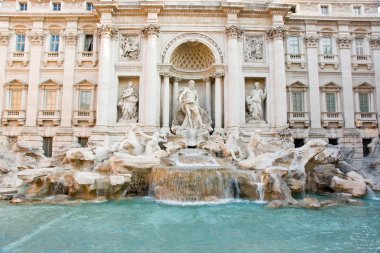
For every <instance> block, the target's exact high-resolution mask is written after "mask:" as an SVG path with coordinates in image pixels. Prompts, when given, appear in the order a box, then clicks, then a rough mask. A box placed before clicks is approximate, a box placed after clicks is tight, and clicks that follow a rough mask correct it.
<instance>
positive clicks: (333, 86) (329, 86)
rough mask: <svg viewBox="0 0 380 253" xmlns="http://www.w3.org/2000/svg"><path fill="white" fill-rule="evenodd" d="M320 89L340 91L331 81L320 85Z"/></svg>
mask: <svg viewBox="0 0 380 253" xmlns="http://www.w3.org/2000/svg"><path fill="white" fill-rule="evenodd" d="M320 89H321V90H322V91H330V92H334V91H335V92H338V91H340V89H341V87H340V86H339V85H337V84H335V83H333V82H330V83H328V84H325V85H324V86H322V87H320Z"/></svg>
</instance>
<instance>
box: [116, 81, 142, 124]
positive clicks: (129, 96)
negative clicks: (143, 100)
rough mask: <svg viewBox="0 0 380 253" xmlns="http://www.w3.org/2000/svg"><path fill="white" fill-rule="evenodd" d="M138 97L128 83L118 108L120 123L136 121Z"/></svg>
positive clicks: (131, 84) (131, 85) (131, 83)
mask: <svg viewBox="0 0 380 253" xmlns="http://www.w3.org/2000/svg"><path fill="white" fill-rule="evenodd" d="M137 101H138V96H137V93H136V91H135V90H134V88H133V82H132V81H129V82H128V87H127V88H126V89H125V90H124V91H123V94H122V95H121V98H120V99H119V102H118V106H119V107H120V109H121V118H120V121H136V120H137V117H138V113H137Z"/></svg>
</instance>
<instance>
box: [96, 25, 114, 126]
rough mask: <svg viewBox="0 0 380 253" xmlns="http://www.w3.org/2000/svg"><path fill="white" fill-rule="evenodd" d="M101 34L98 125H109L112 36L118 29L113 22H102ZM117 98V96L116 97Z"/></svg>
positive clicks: (100, 26)
mask: <svg viewBox="0 0 380 253" xmlns="http://www.w3.org/2000/svg"><path fill="white" fill-rule="evenodd" d="M98 34H100V36H101V39H100V51H99V77H98V92H97V94H98V97H97V105H96V125H97V126H107V124H108V122H107V118H108V117H107V115H108V112H107V111H108V109H109V104H110V103H109V101H108V100H109V99H108V94H109V86H110V85H111V80H112V79H111V76H110V74H111V67H112V62H111V58H110V57H111V56H110V55H111V38H112V37H115V36H116V34H117V29H116V28H115V27H114V26H113V25H112V24H101V25H99V26H98ZM115 99H116V98H115Z"/></svg>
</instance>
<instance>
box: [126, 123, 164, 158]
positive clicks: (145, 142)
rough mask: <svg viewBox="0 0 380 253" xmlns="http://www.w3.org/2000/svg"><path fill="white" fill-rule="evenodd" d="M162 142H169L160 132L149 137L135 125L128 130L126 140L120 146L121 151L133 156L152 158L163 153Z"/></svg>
mask: <svg viewBox="0 0 380 253" xmlns="http://www.w3.org/2000/svg"><path fill="white" fill-rule="evenodd" d="M160 142H167V139H166V138H165V136H163V135H161V134H160V133H159V132H154V133H153V134H152V135H147V134H145V133H143V132H142V130H141V129H140V127H139V126H138V125H137V124H134V125H132V126H131V127H130V128H129V129H127V133H126V139H125V140H124V141H123V142H122V143H121V144H120V149H119V151H121V152H126V153H128V154H130V155H133V156H141V155H143V156H151V155H155V154H156V152H159V151H161V148H160V146H159V143H160Z"/></svg>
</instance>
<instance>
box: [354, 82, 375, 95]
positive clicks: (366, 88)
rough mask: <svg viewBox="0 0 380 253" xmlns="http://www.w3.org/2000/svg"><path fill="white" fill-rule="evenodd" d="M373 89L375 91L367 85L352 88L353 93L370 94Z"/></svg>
mask: <svg viewBox="0 0 380 253" xmlns="http://www.w3.org/2000/svg"><path fill="white" fill-rule="evenodd" d="M374 89H375V87H373V86H372V85H370V84H369V83H362V84H360V85H358V86H356V87H354V91H355V92H367V93H371V92H373V90H374Z"/></svg>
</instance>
